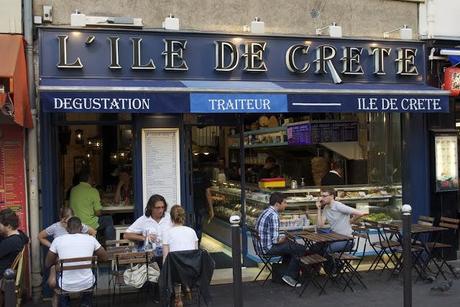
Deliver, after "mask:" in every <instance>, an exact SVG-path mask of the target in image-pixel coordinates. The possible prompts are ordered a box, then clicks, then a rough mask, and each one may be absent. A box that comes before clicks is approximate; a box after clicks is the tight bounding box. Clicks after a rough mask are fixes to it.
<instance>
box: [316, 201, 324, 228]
mask: <svg viewBox="0 0 460 307" xmlns="http://www.w3.org/2000/svg"><path fill="white" fill-rule="evenodd" d="M316 208H317V210H316V211H317V217H316V226H318V227H324V224H325V223H326V218H325V217H324V216H323V210H322V209H323V208H322V205H321V203H320V202H319V200H318V201H317V202H316Z"/></svg>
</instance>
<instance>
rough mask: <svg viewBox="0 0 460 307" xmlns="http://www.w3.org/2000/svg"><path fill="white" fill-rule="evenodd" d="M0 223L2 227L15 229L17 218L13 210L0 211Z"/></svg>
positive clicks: (17, 223)
mask: <svg viewBox="0 0 460 307" xmlns="http://www.w3.org/2000/svg"><path fill="white" fill-rule="evenodd" d="M0 223H1V224H2V225H3V226H11V228H13V229H17V228H18V226H19V217H18V216H17V215H16V213H15V212H14V211H13V210H11V209H10V208H6V209H3V210H2V211H0Z"/></svg>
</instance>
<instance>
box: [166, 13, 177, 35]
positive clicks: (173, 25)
mask: <svg viewBox="0 0 460 307" xmlns="http://www.w3.org/2000/svg"><path fill="white" fill-rule="evenodd" d="M162 27H163V29H165V30H176V31H178V30H179V28H180V27H179V18H176V17H174V15H172V14H169V16H168V17H166V18H165V21H163V23H162Z"/></svg>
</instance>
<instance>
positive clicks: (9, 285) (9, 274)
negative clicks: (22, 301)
mask: <svg viewBox="0 0 460 307" xmlns="http://www.w3.org/2000/svg"><path fill="white" fill-rule="evenodd" d="M15 279H16V272H15V271H14V270H13V269H6V270H5V272H4V273H3V291H4V292H3V293H4V297H5V298H4V300H5V307H14V306H16V286H15Z"/></svg>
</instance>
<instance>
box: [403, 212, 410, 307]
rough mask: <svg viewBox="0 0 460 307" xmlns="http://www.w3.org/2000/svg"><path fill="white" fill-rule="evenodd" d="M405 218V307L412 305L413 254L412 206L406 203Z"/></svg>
mask: <svg viewBox="0 0 460 307" xmlns="http://www.w3.org/2000/svg"><path fill="white" fill-rule="evenodd" d="M401 211H402V220H403V229H402V232H403V242H402V243H403V270H404V272H403V273H404V275H403V276H404V282H403V285H404V286H403V292H404V307H412V271H411V270H412V254H411V223H412V207H411V206H410V205H407V204H405V205H404V206H402V210H401Z"/></svg>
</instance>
